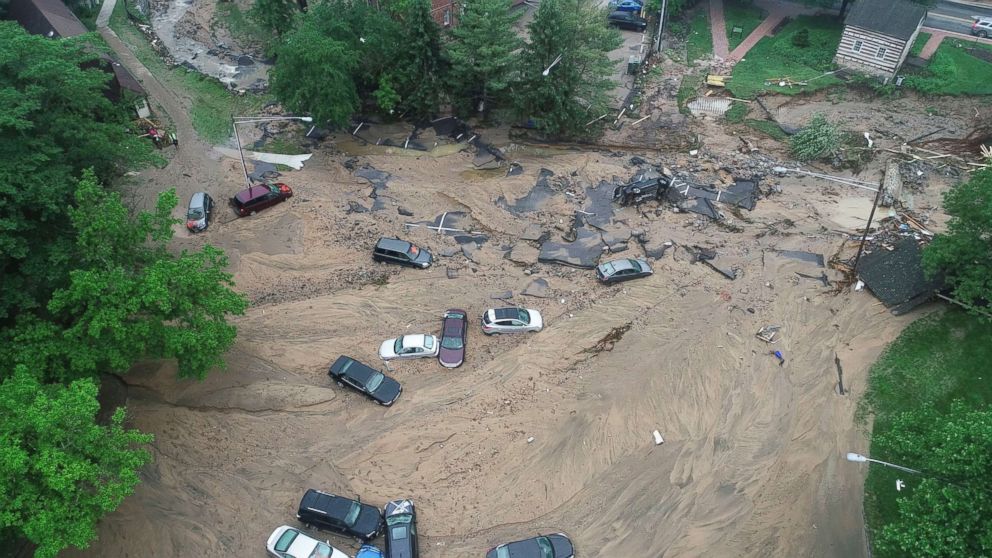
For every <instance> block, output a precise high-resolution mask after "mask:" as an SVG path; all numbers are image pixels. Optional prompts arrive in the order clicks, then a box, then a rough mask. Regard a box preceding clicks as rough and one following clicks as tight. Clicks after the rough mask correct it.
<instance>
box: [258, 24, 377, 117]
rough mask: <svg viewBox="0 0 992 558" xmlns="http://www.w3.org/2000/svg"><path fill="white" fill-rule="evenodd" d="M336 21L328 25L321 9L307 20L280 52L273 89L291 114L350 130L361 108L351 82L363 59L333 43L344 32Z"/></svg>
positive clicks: (343, 45)
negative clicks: (337, 29) (339, 31)
mask: <svg viewBox="0 0 992 558" xmlns="http://www.w3.org/2000/svg"><path fill="white" fill-rule="evenodd" d="M334 21H335V20H333V19H330V20H328V19H325V18H324V17H323V10H320V9H314V10H312V11H311V12H310V13H308V14H307V15H306V16H305V17H304V18H303V21H302V23H301V24H300V26H299V27H298V28H297V29H295V30H293V31H292V32H291V33H289V34H288V35H287V36H286V38H285V41H283V43H282V44H281V45H280V46H279V47H278V48H277V49H276V53H277V58H276V64H275V67H273V68H272V72H271V74H270V86H271V88H272V93H273V94H275V96H276V98H278V99H279V101H280V102H281V103H282V104H283V106H285V107H286V108H288V109H289V110H292V111H295V112H303V113H308V114H311V115H313V118H314V119H315V120H316V121H317V122H321V123H324V122H329V123H331V124H334V125H338V126H340V125H344V124H347V123H348V120H349V119H350V117H351V115H352V114H354V113H355V112H356V111H357V110H358V107H359V103H358V92H357V90H356V88H355V81H354V79H353V78H352V73H353V72H354V71H355V70H356V69H357V67H358V60H359V59H358V53H357V52H356V51H355V50H354V49H353V48H352V47H351V46H349V44H348V43H347V42H345V41H343V40H341V39H338V38H334V34H333V32H332V30H333V28H334V26H338V27H339V24H335V23H334Z"/></svg>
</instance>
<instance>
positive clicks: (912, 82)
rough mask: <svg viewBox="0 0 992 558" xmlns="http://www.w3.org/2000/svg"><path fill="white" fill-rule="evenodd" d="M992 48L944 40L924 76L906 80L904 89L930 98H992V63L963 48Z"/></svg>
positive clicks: (991, 48) (923, 73)
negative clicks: (932, 96)
mask: <svg viewBox="0 0 992 558" xmlns="http://www.w3.org/2000/svg"><path fill="white" fill-rule="evenodd" d="M962 44H964V45H965V47H967V48H974V46H973V45H979V46H978V48H982V49H985V48H989V49H990V50H992V47H989V46H987V45H981V44H979V43H960V42H958V41H954V40H949V39H944V41H943V42H942V43H940V46H939V47H937V52H935V53H934V55H933V58H931V59H930V65H929V66H927V67H926V69H924V70H923V71H922V72H920V73H917V74H911V75H908V76H906V81H905V82H903V85H905V86H906V87H909V88H911V89H915V90H917V91H919V92H921V93H926V94H928V95H992V80H990V79H989V76H992V63H989V62H986V61H984V60H981V59H979V58H976V57H974V56H972V55H971V54H968V52H967V51H966V50H965V48H963V47H962V46H959V45H962Z"/></svg>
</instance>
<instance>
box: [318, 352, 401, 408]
mask: <svg viewBox="0 0 992 558" xmlns="http://www.w3.org/2000/svg"><path fill="white" fill-rule="evenodd" d="M327 375H328V376H330V377H331V378H332V379H333V380H334V381H335V382H337V383H338V385H339V386H344V385H347V386H349V387H352V388H354V389H356V390H358V391H360V392H362V393H364V394H365V395H368V396H369V397H371V398H372V399H373V400H374V401H375V402H376V403H378V404H380V405H386V406H387V407H388V406H389V405H392V404H393V403H394V402H395V401H396V399H398V398H399V396H400V393H403V388H402V387H401V386H400V383H399V382H397V381H396V380H394V379H392V378H390V377H389V376H387V375H385V374H383V373H382V372H379V371H378V370H376V369H375V368H372V367H370V366H366V365H364V364H362V363H361V362H358V361H357V360H355V359H353V358H349V357H346V356H340V357H338V359H337V360H335V361H334V364H332V365H331V369H330V371H328V373H327Z"/></svg>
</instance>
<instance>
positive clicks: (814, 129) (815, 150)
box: [791, 114, 843, 161]
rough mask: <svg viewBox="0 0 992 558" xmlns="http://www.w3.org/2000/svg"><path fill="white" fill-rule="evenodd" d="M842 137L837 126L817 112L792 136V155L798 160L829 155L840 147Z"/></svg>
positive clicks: (808, 159)
mask: <svg viewBox="0 0 992 558" xmlns="http://www.w3.org/2000/svg"><path fill="white" fill-rule="evenodd" d="M842 139H843V138H842V136H841V133H840V131H839V130H838V129H837V127H836V126H834V125H833V124H831V123H830V122H827V119H826V118H825V117H824V116H823V115H822V114H817V115H816V116H814V117H813V120H811V121H810V123H809V124H808V125H807V126H806V127H805V128H803V129H802V130H800V131H799V133H797V134H796V135H794V136H792V141H791V148H792V155H793V156H794V157H795V158H796V159H797V160H799V161H812V160H814V159H819V158H821V157H827V156H831V155H834V154H836V153H837V151H838V150H839V149H840V144H841V140H842Z"/></svg>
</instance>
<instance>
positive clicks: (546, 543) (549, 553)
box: [537, 537, 555, 558]
mask: <svg viewBox="0 0 992 558" xmlns="http://www.w3.org/2000/svg"><path fill="white" fill-rule="evenodd" d="M537 546H539V547H540V548H541V558H555V547H553V546H551V541H550V540H548V537H537Z"/></svg>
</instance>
